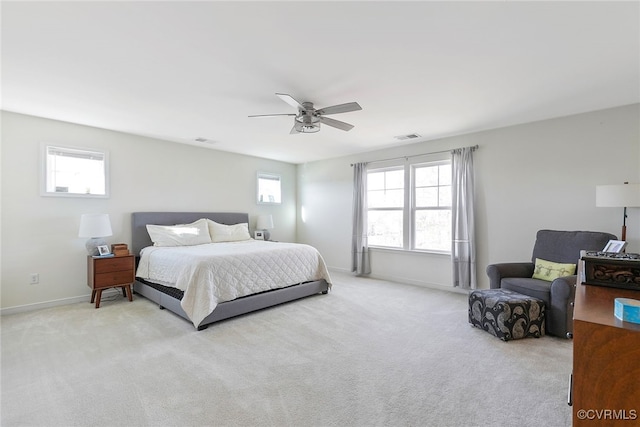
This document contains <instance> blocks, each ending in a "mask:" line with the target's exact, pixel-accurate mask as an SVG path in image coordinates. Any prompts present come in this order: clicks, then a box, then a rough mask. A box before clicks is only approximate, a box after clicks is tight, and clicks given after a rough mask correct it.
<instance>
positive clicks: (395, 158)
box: [351, 144, 480, 166]
mask: <svg viewBox="0 0 640 427" xmlns="http://www.w3.org/2000/svg"><path fill="white" fill-rule="evenodd" d="M460 148H471V149H472V150H473V151H475V150H477V149H478V148H480V147H479V146H478V144H476V145H472V146H470V147H460ZM460 148H451V149H449V150H440V151H432V152H430V153H422V154H412V155H411V156H400V157H393V158H391V159H381V160H372V161H370V162H365V163H367V164H370V163H379V162H390V161H392V160H400V159H405V160H409V159H410V158H412V157H420V156H427V155H429V154H440V153H450V152H452V151H454V150H460ZM353 165H354V164H353V163H351V166H353Z"/></svg>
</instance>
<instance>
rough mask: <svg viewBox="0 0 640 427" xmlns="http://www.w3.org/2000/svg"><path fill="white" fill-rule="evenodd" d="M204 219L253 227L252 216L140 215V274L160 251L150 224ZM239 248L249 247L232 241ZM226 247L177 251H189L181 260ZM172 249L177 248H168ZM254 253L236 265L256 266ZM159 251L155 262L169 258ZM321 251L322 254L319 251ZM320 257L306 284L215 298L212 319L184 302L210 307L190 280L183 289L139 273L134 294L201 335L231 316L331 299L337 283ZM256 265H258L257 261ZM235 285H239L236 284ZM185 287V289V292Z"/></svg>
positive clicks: (136, 241) (135, 247) (136, 216)
mask: <svg viewBox="0 0 640 427" xmlns="http://www.w3.org/2000/svg"><path fill="white" fill-rule="evenodd" d="M203 218H204V219H207V220H212V221H215V222H216V223H218V224H224V225H226V226H233V225H234V224H243V223H248V222H249V215H248V214H247V213H237V212H134V213H132V215H131V231H132V238H131V246H132V251H133V253H134V255H136V267H137V273H140V272H141V270H145V268H147V267H146V266H145V268H143V266H141V265H140V263H141V262H145V263H147V262H148V261H147V260H146V258H148V257H149V254H150V253H153V251H155V250H156V249H158V248H155V247H154V246H153V242H152V240H151V237H150V235H149V232H148V230H147V225H148V224H152V225H160V226H162V225H166V226H172V225H175V224H191V223H193V222H196V221H198V220H200V219H203ZM234 243H237V245H236V246H232V249H234V250H236V251H240V249H238V248H239V247H241V246H245V242H232V243H229V244H228V245H229V246H231V245H232V244H234ZM224 245H225V244H224V243H222V244H218V243H213V244H209V245H201V246H202V248H200V247H198V248H196V247H193V248H185V249H182V248H175V249H176V250H178V249H180V250H184V253H183V252H180V256H181V257H187V255H185V254H186V253H188V252H195V253H196V255H197V256H204V255H202V254H201V253H200V252H201V251H205V249H203V248H204V247H205V246H213V247H215V250H220V249H219V248H218V247H222V246H224ZM246 246H247V247H248V248H255V247H259V249H260V251H262V248H263V247H267V246H268V247H270V248H269V249H268V250H270V251H271V252H276V249H277V248H280V250H281V251H285V250H286V251H289V250H291V251H293V250H298V249H299V248H298V246H300V247H303V246H304V247H307V248H304V249H305V250H308V248H311V247H310V246H307V245H297V244H289V243H279V242H258V241H254V240H253V239H250V240H249V241H247V242H246ZM145 248H146V249H145ZM162 249H164V248H162ZM168 249H171V248H168ZM300 249H302V248H300ZM311 249H313V248H311ZM255 250H256V251H257V250H258V249H255ZM253 251H254V249H247V250H244V249H243V250H242V251H240V252H242V253H241V255H238V256H242V257H245V258H242V260H241V262H236V264H237V265H245V264H248V262H247V260H249V261H250V262H253V261H251V259H250V258H247V257H249V256H251V255H250V254H249V253H248V252H253ZM313 251H315V249H313ZM157 252H158V254H156V253H153V256H154V257H156V255H164V252H160V251H157ZM244 252H247V253H244ZM315 252H316V253H317V251H315ZM141 254H142V256H141ZM261 256H262V257H267V256H268V257H272V256H274V255H272V254H263V255H261ZM317 256H318V257H319V258H318V272H316V273H314V274H312V275H311V277H308V278H305V280H300V279H296V282H295V283H288V282H285V283H278V284H277V285H274V284H273V283H272V284H271V287H272V289H267V290H258V291H252V292H254V293H251V294H248V295H244V296H240V297H237V298H234V299H232V300H224V298H223V299H222V300H218V299H217V297H214V301H213V302H207V303H208V304H209V305H210V306H212V307H214V308H213V310H212V311H211V312H210V313H208V314H206V316H205V315H203V314H202V312H200V313H197V314H194V313H193V312H192V310H193V307H192V305H193V304H190V305H187V306H183V300H185V302H186V300H187V298H185V297H186V296H188V297H189V298H188V299H189V301H191V302H193V301H196V302H198V301H199V302H202V303H203V304H204V301H202V300H198V298H199V296H198V297H194V295H202V294H207V292H199V294H196V293H194V292H192V290H191V289H190V288H189V286H191V285H186V286H185V283H182V282H184V280H181V283H180V284H173V283H166V282H164V281H159V280H156V281H154V280H153V279H149V278H146V277H139V276H138V274H136V281H135V283H134V292H135V293H136V294H139V295H142V296H144V297H145V298H147V299H149V300H151V301H153V302H155V303H157V304H158V305H159V306H160V308H162V309H167V310H169V311H171V312H173V313H175V314H177V315H178V316H181V317H183V318H185V319H187V320H189V321H190V322H192V323H193V324H194V327H195V328H197V329H198V330H203V329H206V328H207V327H208V325H210V324H212V323H214V322H218V321H220V320H224V319H228V318H230V317H234V316H239V315H242V314H246V313H249V312H253V311H257V310H261V309H264V308H267V307H272V306H276V305H278V304H282V303H285V302H289V301H294V300H297V299H300V298H305V297H308V296H311V295H316V294H327V293H328V291H329V289H330V287H331V279H330V278H329V274H328V271H327V270H326V266H325V265H324V260H322V257H321V256H320V254H319V253H317ZM264 259H267V260H272V259H273V258H264ZM292 261H293V260H288V261H282V262H281V263H276V264H274V263H272V262H269V265H278V266H280V265H281V266H282V269H285V268H288V266H291V267H292V268H293V267H295V268H298V267H297V266H294V265H293V263H292ZM210 262H214V261H213V260H212V261H209V260H208V259H207V261H206V262H205V261H202V262H199V263H198V267H193V268H205V267H203V266H201V264H202V263H205V264H208V263H210ZM229 262H233V261H229ZM256 262H258V261H257V260H256ZM262 262H264V261H262ZM190 268H191V267H190ZM144 272H145V273H148V270H145V271H144ZM296 274H297V275H299V274H302V273H300V272H297V273H296ZM183 275H184V274H182V275H181V276H183ZM199 276H203V275H202V274H200V275H199ZM227 276H228V277H230V276H229V275H227ZM239 276H243V275H241V274H240V275H239ZM244 276H245V278H246V277H250V276H251V275H250V274H245V275H244ZM254 278H255V275H254ZM220 281H221V279H219V278H217V277H216V278H215V279H214V278H212V279H211V280H208V282H220ZM231 281H235V279H233V280H231ZM201 282H202V281H201ZM219 284H220V283H215V284H213V283H211V284H210V285H209V286H211V287H212V288H215V287H216V286H218V285H219ZM249 285H253V284H248V285H247V286H246V287H245V288H247V289H248V288H251V286H249ZM176 286H179V287H176ZM224 286H227V285H226V284H225V285H224ZM229 286H230V285H229ZM180 287H181V288H183V289H180ZM243 292H248V291H246V290H245V291H243ZM205 305H206V304H205ZM185 307H186V310H185ZM200 308H201V307H200ZM188 312H189V313H188Z"/></svg>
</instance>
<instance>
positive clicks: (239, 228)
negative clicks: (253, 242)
mask: <svg viewBox="0 0 640 427" xmlns="http://www.w3.org/2000/svg"><path fill="white" fill-rule="evenodd" d="M207 223H208V224H209V234H210V235H211V241H212V242H213V243H218V242H238V241H241V240H249V239H251V235H249V224H247V223H246V222H243V223H241V224H234V225H224V224H218V223H217V222H215V221H212V220H210V219H208V220H207Z"/></svg>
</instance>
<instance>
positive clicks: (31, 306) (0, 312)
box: [0, 289, 120, 316]
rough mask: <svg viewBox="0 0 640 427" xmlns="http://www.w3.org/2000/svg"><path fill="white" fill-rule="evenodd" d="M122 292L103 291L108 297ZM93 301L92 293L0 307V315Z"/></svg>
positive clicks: (114, 290) (104, 295)
mask: <svg viewBox="0 0 640 427" xmlns="http://www.w3.org/2000/svg"><path fill="white" fill-rule="evenodd" d="M115 293H120V291H119V290H117V289H108V290H105V291H103V292H102V296H103V297H108V296H110V295H112V294H115ZM89 301H91V295H85V296H80V297H72V298H62V299H57V300H53V301H45V302H37V303H34V304H25V305H17V306H15V307H7V308H1V309H0V316H6V315H10V314H17V313H25V312H27V311H36V310H42V309H44V308H51V307H58V306H61V305H69V304H76V303H79V302H89Z"/></svg>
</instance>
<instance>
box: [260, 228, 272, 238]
mask: <svg viewBox="0 0 640 427" xmlns="http://www.w3.org/2000/svg"><path fill="white" fill-rule="evenodd" d="M262 235H263V236H264V240H271V233H269V230H266V229H265V230H262Z"/></svg>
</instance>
